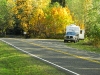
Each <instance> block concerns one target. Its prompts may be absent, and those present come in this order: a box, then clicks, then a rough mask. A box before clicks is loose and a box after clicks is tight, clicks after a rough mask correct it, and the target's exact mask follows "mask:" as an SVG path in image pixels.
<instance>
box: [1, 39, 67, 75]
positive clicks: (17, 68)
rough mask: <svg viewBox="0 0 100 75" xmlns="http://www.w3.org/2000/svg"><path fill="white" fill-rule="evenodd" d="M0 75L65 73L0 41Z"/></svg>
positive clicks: (55, 74) (51, 74)
mask: <svg viewBox="0 0 100 75" xmlns="http://www.w3.org/2000/svg"><path fill="white" fill-rule="evenodd" d="M0 75H66V74H65V73H64V72H62V71H60V70H58V69H56V68H54V67H51V66H50V65H48V64H46V63H44V62H42V61H40V60H38V59H35V58H33V57H30V56H28V55H27V54H24V53H22V52H20V51H18V50H16V49H14V48H12V47H10V46H8V45H7V44H5V43H3V42H1V41H0Z"/></svg>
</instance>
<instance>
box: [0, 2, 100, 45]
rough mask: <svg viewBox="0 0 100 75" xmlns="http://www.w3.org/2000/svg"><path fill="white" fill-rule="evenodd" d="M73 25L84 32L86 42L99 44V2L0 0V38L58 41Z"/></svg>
mask: <svg viewBox="0 0 100 75" xmlns="http://www.w3.org/2000/svg"><path fill="white" fill-rule="evenodd" d="M72 23H75V24H76V25H79V26H80V27H81V29H85V40H88V42H89V43H92V44H93V45H94V46H97V47H98V46H99V43H100V0H0V36H2V35H23V33H24V32H25V33H26V34H27V35H29V36H30V37H38V38H61V39H63V36H64V34H65V27H66V26H67V25H69V24H72Z"/></svg>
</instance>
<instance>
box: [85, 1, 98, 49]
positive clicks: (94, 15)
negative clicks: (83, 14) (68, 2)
mask: <svg viewBox="0 0 100 75" xmlns="http://www.w3.org/2000/svg"><path fill="white" fill-rule="evenodd" d="M99 3H100V1H95V2H93V3H92V4H93V7H91V9H89V10H88V15H87V21H86V25H87V26H86V28H87V36H88V38H89V39H90V41H91V42H93V45H94V46H96V47H99V46H100V45H99V43H100V20H99V18H100V4H99Z"/></svg>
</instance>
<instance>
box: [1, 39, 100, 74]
mask: <svg viewBox="0 0 100 75" xmlns="http://www.w3.org/2000/svg"><path fill="white" fill-rule="evenodd" d="M1 40H4V41H6V42H8V43H10V44H12V45H14V46H16V47H18V48H20V49H22V50H24V51H26V52H28V53H30V54H33V55H36V56H38V57H40V58H42V59H44V60H47V61H49V62H52V63H54V64H56V65H57V66H60V67H61V68H64V69H67V71H70V72H71V73H72V74H73V75H100V54H97V53H93V52H87V51H81V50H77V49H73V48H70V47H67V46H66V45H65V43H63V41H62V40H54V39H14V38H1Z"/></svg>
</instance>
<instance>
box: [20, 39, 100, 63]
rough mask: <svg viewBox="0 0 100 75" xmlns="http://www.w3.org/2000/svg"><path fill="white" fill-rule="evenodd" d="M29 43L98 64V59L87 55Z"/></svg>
mask: <svg viewBox="0 0 100 75" xmlns="http://www.w3.org/2000/svg"><path fill="white" fill-rule="evenodd" d="M19 41H22V42H25V43H29V42H26V41H24V40H19ZM29 44H32V45H35V46H39V47H42V48H45V49H48V50H52V51H55V52H58V53H62V54H67V55H69V56H73V57H75V58H79V59H83V60H87V61H90V62H94V63H97V64H100V62H99V61H97V60H93V59H90V58H89V57H88V58H87V57H84V56H79V55H75V54H71V53H69V52H64V51H61V50H57V49H53V48H49V47H46V46H43V45H39V44H35V43H29Z"/></svg>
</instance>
